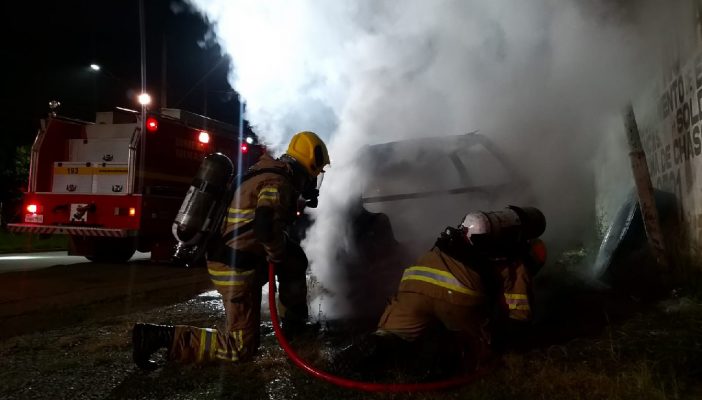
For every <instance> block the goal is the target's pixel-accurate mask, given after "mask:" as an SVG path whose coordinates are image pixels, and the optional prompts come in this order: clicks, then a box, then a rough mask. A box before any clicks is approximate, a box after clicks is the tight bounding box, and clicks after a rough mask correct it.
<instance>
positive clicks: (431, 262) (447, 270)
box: [399, 247, 484, 305]
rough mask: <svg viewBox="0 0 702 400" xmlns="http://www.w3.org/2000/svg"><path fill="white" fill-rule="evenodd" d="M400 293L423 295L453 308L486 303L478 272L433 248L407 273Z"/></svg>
mask: <svg viewBox="0 0 702 400" xmlns="http://www.w3.org/2000/svg"><path fill="white" fill-rule="evenodd" d="M399 291H400V292H413V293H421V294H424V295H427V296H429V297H432V298H436V299H440V300H444V301H447V302H449V303H452V304H459V305H474V304H480V303H482V302H483V301H484V288H483V284H482V282H481V280H480V276H479V275H478V273H477V272H475V271H473V270H472V269H470V268H468V267H467V266H466V265H465V264H463V263H461V262H460V261H458V260H456V259H455V258H452V257H451V256H449V255H447V254H446V253H444V252H442V251H441V250H439V249H438V248H437V247H434V248H433V249H431V250H430V251H429V252H427V253H426V254H424V255H423V256H422V257H420V258H419V259H418V260H417V263H416V265H414V266H411V267H409V268H407V269H405V271H404V273H403V275H402V281H401V282H400V288H399Z"/></svg>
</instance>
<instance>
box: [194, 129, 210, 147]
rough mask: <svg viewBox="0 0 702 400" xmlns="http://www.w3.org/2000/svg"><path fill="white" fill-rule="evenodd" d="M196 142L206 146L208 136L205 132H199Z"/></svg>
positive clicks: (208, 139) (208, 140)
mask: <svg viewBox="0 0 702 400" xmlns="http://www.w3.org/2000/svg"><path fill="white" fill-rule="evenodd" d="M197 140H199V141H200V143H203V144H207V143H209V142H210V134H209V133H207V132H205V131H200V134H199V135H198V136H197Z"/></svg>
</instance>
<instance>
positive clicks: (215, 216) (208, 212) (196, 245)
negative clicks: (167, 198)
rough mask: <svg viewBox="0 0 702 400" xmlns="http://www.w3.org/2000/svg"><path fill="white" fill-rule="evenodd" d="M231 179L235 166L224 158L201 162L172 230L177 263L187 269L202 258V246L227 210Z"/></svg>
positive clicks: (211, 157)
mask: <svg viewBox="0 0 702 400" xmlns="http://www.w3.org/2000/svg"><path fill="white" fill-rule="evenodd" d="M233 177H234V164H233V163H232V161H231V160H230V159H229V157H227V156H226V155H224V154H222V153H212V154H209V155H208V156H207V157H205V159H204V160H202V164H200V169H199V170H198V172H197V174H196V175H195V178H194V179H193V182H192V184H191V185H190V188H189V189H188V192H187V194H186V195H185V199H184V200H183V204H182V205H181V206H180V210H179V211H178V214H177V215H176V217H175V220H174V221H173V226H172V228H171V231H172V233H173V236H174V237H175V238H176V240H177V241H178V244H177V246H176V251H175V253H174V255H173V257H174V259H175V261H176V262H180V263H184V264H186V265H189V264H191V263H193V262H196V261H197V259H199V258H200V257H201V256H202V255H203V252H204V247H205V243H204V242H206V239H207V238H208V236H209V235H210V234H212V233H213V231H214V230H215V229H217V227H218V226H219V223H220V221H221V219H222V217H223V215H224V211H225V210H226V207H227V200H228V199H227V198H228V196H227V194H228V192H229V189H230V187H231V184H232V181H233Z"/></svg>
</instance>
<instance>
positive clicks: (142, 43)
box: [139, 0, 146, 192]
mask: <svg viewBox="0 0 702 400" xmlns="http://www.w3.org/2000/svg"><path fill="white" fill-rule="evenodd" d="M139 50H140V60H141V93H142V94H144V93H146V27H145V24H144V0H139ZM140 136H141V138H140V140H141V149H142V151H140V152H139V153H140V155H139V159H140V160H139V163H140V165H142V166H144V165H145V164H144V162H145V161H146V160H145V159H144V154H146V151H145V149H146V104H144V103H142V104H141V135H140ZM143 190H144V174H143V173H139V191H140V192H143Z"/></svg>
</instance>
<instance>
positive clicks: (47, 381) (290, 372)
mask: <svg viewBox="0 0 702 400" xmlns="http://www.w3.org/2000/svg"><path fill="white" fill-rule="evenodd" d="M161 268H163V269H161ZM143 270H144V269H143V268H135V269H133V270H130V272H128V273H124V271H122V275H124V276H125V277H124V278H122V279H114V280H113V283H114V285H108V286H110V287H112V289H111V290H106V289H105V287H102V289H101V286H100V285H101V284H100V283H97V282H96V281H95V279H93V280H92V281H91V279H90V276H91V273H90V271H88V270H86V271H85V275H82V276H83V278H84V279H82V282H84V285H88V286H87V287H86V288H89V289H90V290H88V291H87V292H86V293H93V294H95V296H97V294H100V296H97V297H95V298H98V297H99V298H103V300H101V301H99V302H97V303H95V302H94V301H91V300H90V296H88V297H85V296H83V295H79V293H81V291H80V290H77V291H75V293H74V291H72V290H67V291H64V292H63V294H62V296H63V297H62V299H64V300H65V301H66V302H68V303H70V302H74V303H75V304H79V305H77V306H75V307H72V308H71V312H70V313H67V312H65V310H64V311H61V312H59V310H61V308H60V307H59V308H53V309H52V308H49V310H53V311H51V312H47V313H41V312H40V311H41V310H37V308H36V306H38V305H41V304H42V302H41V301H39V300H37V303H35V307H34V309H32V308H31V307H29V309H27V310H25V314H26V316H27V319H25V320H21V319H20V318H17V315H15V317H13V318H9V319H5V320H4V321H2V324H3V325H6V326H15V327H19V326H25V329H24V331H27V330H31V331H32V332H27V333H24V334H20V335H8V334H6V335H5V336H4V339H3V340H2V341H1V342H0V398H2V399H93V398H101V399H102V398H107V399H112V398H115V399H117V398H119V399H122V398H133V399H203V398H206V399H215V398H228V399H232V398H233V399H238V398H241V399H366V398H369V397H374V398H381V399H404V398H413V399H415V398H416V399H459V398H460V399H510V400H513V399H699V398H702V384H701V383H700V382H702V339H701V338H702V304H700V302H699V300H698V298H696V297H694V296H692V297H691V296H687V295H683V294H681V293H675V294H673V295H672V296H670V297H669V298H668V299H666V300H664V301H660V302H657V303H651V304H642V303H641V302H639V301H636V300H635V299H630V298H627V297H625V296H624V297H623V296H621V295H618V294H615V293H612V292H607V291H602V290H593V289H592V288H582V287H578V286H577V285H575V284H573V285H570V286H567V285H566V286H562V285H561V286H559V287H561V288H562V289H561V290H560V291H558V292H551V293H546V292H544V295H543V296H542V300H543V302H542V303H544V304H543V305H542V306H541V307H543V308H542V310H544V311H545V312H546V314H547V315H548V316H549V317H550V318H546V319H543V320H541V321H540V323H539V324H538V325H537V326H536V327H535V331H534V332H535V334H534V335H533V337H532V339H533V340H532V341H531V343H530V344H529V346H526V347H524V348H521V349H519V350H518V351H517V350H513V351H510V352H508V353H507V354H505V355H504V356H503V357H502V362H501V363H500V365H499V366H498V368H497V369H496V370H494V371H493V372H491V373H490V374H489V375H488V376H486V377H485V378H484V379H482V380H480V381H478V382H476V383H474V384H472V385H470V386H466V387H462V388H459V389H455V390H450V391H443V392H435V393H415V394H403V393H400V394H379V395H369V394H367V393H362V392H355V391H350V390H346V389H341V388H337V387H335V386H332V385H330V384H327V383H323V382H319V381H317V380H315V379H313V378H311V377H309V376H308V375H306V374H305V373H304V372H302V371H301V370H299V369H297V368H296V367H295V366H294V365H292V363H291V362H290V361H289V360H288V359H287V358H286V356H285V354H284V353H283V351H282V350H281V349H280V348H279V347H278V345H277V342H276V340H275V337H274V335H273V332H272V327H271V325H270V322H268V321H269V320H268V319H267V318H264V324H263V338H262V347H261V353H260V355H259V356H258V357H257V358H256V359H255V360H254V361H252V362H249V363H245V364H234V365H232V364H209V365H201V366H193V365H173V364H165V365H164V366H163V367H162V368H160V369H158V370H156V371H154V372H148V373H147V372H143V371H141V370H139V369H137V368H136V367H135V366H134V365H133V363H132V361H131V342H130V338H131V336H130V335H131V327H132V325H133V323H134V322H136V321H149V322H157V323H165V324H174V323H179V324H191V325H196V326H204V327H214V326H216V325H217V324H218V323H219V322H220V318H221V315H222V310H221V304H220V299H219V296H218V295H217V293H216V292H214V291H211V290H209V291H208V289H207V286H208V283H207V280H206V279H203V276H204V275H205V274H204V271H201V272H200V271H196V272H195V273H193V272H192V271H186V272H183V271H180V270H174V269H172V268H170V267H155V269H152V270H149V271H148V272H141V271H143ZM56 274H57V275H56V276H55V277H54V278H56V279H58V276H59V275H60V274H58V273H56ZM49 276H51V273H49ZM172 276H177V277H178V278H176V280H175V281H171V282H170V284H166V283H164V282H165V280H167V279H166V277H168V278H170V277H172ZM196 277H197V278H196ZM15 279H16V281H15V284H16V285H19V282H22V279H20V277H19V276H18V277H15ZM47 279H49V278H48V277H47ZM25 280H26V276H25ZM40 281H41V280H39V282H40ZM3 282H5V278H3ZM39 282H34V283H32V284H34V285H39V284H40V283H39ZM45 282H50V280H47V281H45ZM91 282H92V283H91ZM147 282H151V283H147ZM137 283H138V284H137ZM546 283H548V282H546ZM29 284H30V283H29V282H28V281H27V282H25V285H29ZM90 285H95V287H93V286H90ZM140 285H141V286H140ZM164 285H165V286H164ZM198 285H204V288H203V287H200V288H198ZM166 286H168V287H172V288H173V289H166ZM10 287H12V286H10ZM129 288H131V289H129ZM135 288H140V289H135ZM186 288H187V290H186ZM25 289H26V286H25ZM73 289H76V288H75V287H74V288H73ZM125 290H131V292H129V293H131V295H129V296H126V297H125V293H127V292H125ZM193 291H194V293H193ZM110 292H111V294H110ZM9 293H10V292H8V293H5V294H4V295H5V298H9V297H10V296H9ZM106 293H107V294H109V295H107V296H105V294H106ZM156 293H160V294H158V295H157V294H156ZM178 296H181V297H183V296H184V297H185V298H184V299H183V298H181V299H179V300H178V299H176V297H178ZM125 299H129V300H128V301H126V300H125ZM93 300H94V299H93ZM159 302H160V303H161V304H157V303H159ZM43 304H47V303H46V300H44V303H43ZM7 309H9V307H8V306H7V305H6V310H7ZM52 313H53V314H56V315H55V316H54V317H51V316H50V315H51V314H52ZM65 315H70V316H72V317H71V318H72V319H70V318H69V319H65V318H64V316H65ZM44 319H46V320H44ZM28 321H31V323H30V328H26V326H27V325H26V324H27V323H28ZM330 327H333V324H327V325H322V329H321V330H320V331H319V332H318V333H314V334H310V335H309V336H307V337H303V338H301V339H299V340H297V341H296V342H294V343H293V346H294V347H295V348H296V349H298V351H299V353H300V355H301V356H302V357H304V358H305V359H308V360H310V361H311V362H312V363H313V364H314V365H316V366H319V367H321V368H328V367H329V363H330V361H331V359H332V357H333V355H334V354H335V353H336V352H337V351H338V349H340V348H341V347H343V346H344V345H346V344H348V343H350V341H351V340H353V339H354V337H355V335H356V334H357V332H356V331H349V330H340V329H338V328H334V329H331V328H330ZM20 330H22V329H20ZM9 336H12V337H9ZM396 378H397V379H399V380H402V379H405V378H406V377H403V376H402V375H397V376H396Z"/></svg>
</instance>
